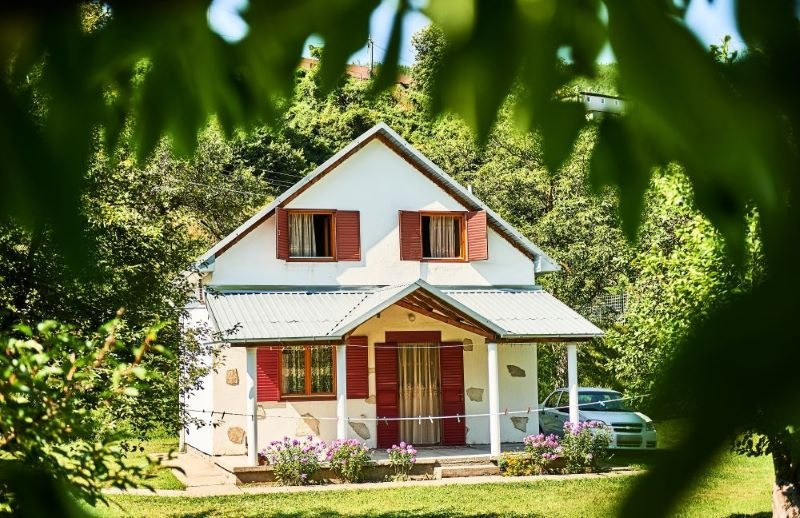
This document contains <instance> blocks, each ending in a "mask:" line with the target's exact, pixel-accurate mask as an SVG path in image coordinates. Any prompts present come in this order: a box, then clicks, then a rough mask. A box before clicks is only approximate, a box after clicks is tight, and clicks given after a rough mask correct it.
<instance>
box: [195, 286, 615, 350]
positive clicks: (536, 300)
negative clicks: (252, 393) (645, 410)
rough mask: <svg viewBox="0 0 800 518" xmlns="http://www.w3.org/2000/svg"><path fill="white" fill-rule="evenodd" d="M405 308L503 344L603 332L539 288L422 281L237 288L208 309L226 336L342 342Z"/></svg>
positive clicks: (217, 296)
mask: <svg viewBox="0 0 800 518" xmlns="http://www.w3.org/2000/svg"><path fill="white" fill-rule="evenodd" d="M393 305H397V306H400V307H403V308H405V309H407V310H409V311H414V312H416V313H419V314H422V315H425V316H428V317H430V318H433V319H435V320H439V321H441V322H444V323H446V324H449V325H452V326H455V327H458V328H461V329H464V330H467V331H470V332H472V333H475V334H478V335H481V336H484V337H486V339H487V340H492V341H500V342H515V343H524V342H543V341H564V342H566V341H583V340H590V339H592V338H594V337H598V336H602V334H603V333H602V331H601V330H600V329H598V328H597V327H596V326H594V325H593V324H592V323H591V322H589V321H588V320H586V319H585V318H583V317H582V316H581V315H580V314H578V313H577V312H575V311H574V310H572V309H571V308H569V307H568V306H567V305H565V304H564V303H562V302H561V301H559V300H558V299H556V298H555V297H553V296H552V295H550V294H549V293H547V292H545V291H544V290H541V289H538V288H528V289H525V288H513V289H511V288H495V287H486V288H474V287H470V288H463V289H456V288H439V287H435V286H431V285H430V284H428V283H426V282H424V281H422V280H418V281H416V282H413V283H409V284H405V285H400V286H384V287H375V286H369V287H361V288H357V289H332V288H327V289H326V288H320V287H317V288H305V289H294V290H292V289H280V290H276V289H273V290H270V289H268V288H264V289H263V290H255V289H248V290H230V291H221V292H217V293H214V294H209V296H208V298H207V307H208V309H209V312H210V314H211V316H212V318H213V320H214V322H215V324H216V327H217V329H218V330H219V331H223V332H225V331H229V333H228V334H227V335H226V341H230V342H232V343H233V344H242V343H251V342H256V343H257V342H273V343H274V342H292V341H313V342H327V343H336V342H341V341H342V340H343V339H344V338H345V337H346V336H347V335H348V334H349V333H350V332H352V331H353V330H354V329H355V328H356V327H358V326H359V325H361V324H362V323H364V322H366V321H367V320H369V319H370V318H372V317H373V316H375V315H377V314H378V313H380V312H381V311H383V310H385V309H386V308H388V307H390V306H393Z"/></svg>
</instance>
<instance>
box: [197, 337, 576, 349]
mask: <svg viewBox="0 0 800 518" xmlns="http://www.w3.org/2000/svg"><path fill="white" fill-rule="evenodd" d="M564 341H565V342H568V341H569V340H568V339H565V340H564ZM230 343H231V342H230V341H225V340H217V341H212V342H203V344H204V345H225V344H230ZM235 343H239V344H241V343H243V342H235ZM254 343H256V342H254ZM257 343H259V344H261V345H258V347H263V348H270V347H280V348H281V349H283V348H284V347H304V346H306V345H310V346H312V347H338V346H340V345H343V346H345V347H356V348H358V347H361V348H364V349H369V348H370V347H373V346H370V345H361V344H318V343H314V342H313V341H311V343H307V342H303V343H298V344H296V345H292V344H275V345H264V342H257ZM548 343H552V342H548ZM500 345H529V344H517V343H513V342H502V343H501V344H500ZM459 347H462V348H463V347H467V345H465V344H451V343H445V344H439V345H414V344H399V343H398V344H395V343H393V342H380V345H379V346H377V348H378V349H400V348H409V349H412V348H413V349H453V348H459Z"/></svg>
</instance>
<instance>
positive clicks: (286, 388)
mask: <svg viewBox="0 0 800 518" xmlns="http://www.w3.org/2000/svg"><path fill="white" fill-rule="evenodd" d="M281 356H282V358H283V360H282V361H283V392H284V394H304V393H305V391H306V351H305V347H303V346H292V347H284V348H283V354H282V355H281Z"/></svg>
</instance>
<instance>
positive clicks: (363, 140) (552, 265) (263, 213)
mask: <svg viewBox="0 0 800 518" xmlns="http://www.w3.org/2000/svg"><path fill="white" fill-rule="evenodd" d="M375 138H378V139H380V140H381V141H382V142H384V143H385V144H386V145H387V146H389V147H390V148H391V149H392V150H394V151H395V152H396V153H398V154H399V155H400V156H402V157H403V158H404V159H405V160H407V161H408V162H409V163H410V164H411V165H413V166H414V167H415V168H416V169H417V170H418V171H420V172H421V173H422V174H424V175H425V176H427V177H428V178H430V179H431V180H432V181H434V182H435V183H436V184H437V185H439V186H440V187H442V188H443V189H444V190H445V191H446V192H447V193H448V194H450V196H452V197H453V198H455V199H456V200H458V201H459V202H460V203H462V204H463V205H464V206H465V207H467V208H469V209H470V210H485V211H486V219H487V222H488V224H489V225H490V226H491V227H492V228H493V229H494V230H495V231H496V232H497V233H498V234H500V235H501V236H503V237H504V238H505V239H507V240H508V241H509V242H510V243H511V244H512V245H514V246H515V247H516V248H518V249H519V250H520V251H522V252H523V253H524V254H526V255H527V256H528V257H530V258H531V259H532V260H533V262H534V271H535V272H536V273H547V272H555V271H559V270H560V269H561V267H560V266H559V265H558V263H556V262H555V261H554V260H553V259H551V258H550V257H549V256H548V255H547V254H545V253H544V252H542V250H540V249H539V247H537V246H536V245H534V244H533V243H532V242H531V241H530V240H529V239H528V238H526V237H525V236H523V235H522V234H521V233H520V232H519V231H517V229H515V228H514V227H513V226H511V225H510V224H509V223H508V222H506V221H505V220H504V219H503V218H501V217H500V216H499V215H498V214H497V213H495V212H494V211H493V210H492V209H490V208H489V207H487V206H486V205H485V204H484V203H483V202H482V201H480V200H479V199H478V198H477V197H475V195H473V194H472V193H471V192H469V191H468V190H467V189H465V188H464V187H463V186H462V185H461V184H459V183H458V182H456V181H455V180H454V179H453V178H452V177H451V176H450V175H448V174H447V173H445V172H444V171H443V170H442V169H441V168H440V167H439V166H437V165H436V164H434V163H433V162H431V161H430V160H428V158H427V157H425V155H423V154H422V153H420V152H419V151H417V150H416V149H415V148H414V147H413V146H412V145H411V144H409V143H408V142H406V140H405V139H404V138H403V137H401V136H400V135H398V134H397V133H396V132H395V131H394V130H393V129H391V128H390V127H389V126H387V125H386V124H385V123H383V122H381V123H379V124H376V125H375V126H373V127H372V128H370V129H369V130H367V131H366V132H364V133H363V134H362V135H361V136H359V137H358V138H356V139H355V140H353V141H352V142H351V143H350V144H348V145H347V146H345V147H344V148H342V150H340V151H339V152H338V153H336V154H335V155H333V156H332V157H330V158H329V159H328V160H326V161H325V162H324V163H323V164H321V165H320V166H319V167H317V168H316V169H314V171H312V172H311V173H309V174H308V175H306V176H305V177H304V178H303V179H302V180H300V181H299V182H297V183H296V184H294V185H293V186H292V187H290V188H289V189H288V190H287V191H285V192H284V193H283V194H281V195H280V196H278V197H277V198H275V199H274V200H273V201H272V203H270V204H269V205H267V206H266V207H264V208H263V209H261V210H260V211H258V213H257V214H255V215H254V216H253V217H251V218H250V219H248V220H247V221H245V222H244V223H243V224H242V225H240V226H239V228H237V229H236V230H234V231H233V232H231V233H230V234H228V236H226V237H225V238H224V239H222V240H221V241H219V242H218V243H217V244H216V245H214V246H213V247H211V248H210V249H209V250H208V251H207V252H206V253H204V254H203V255H202V256H200V258H199V259H198V263H199V264H200V265H203V264H204V263H206V264H208V263H211V262H213V261H214V259H215V257H216V256H217V255H219V254H221V253H223V252H224V251H225V250H226V249H227V248H228V247H230V246H231V245H233V244H234V243H236V241H238V240H239V239H241V238H242V237H243V236H244V235H245V234H247V233H248V232H249V231H250V230H252V229H253V228H255V227H256V226H258V225H259V224H260V223H261V222H263V221H265V220H266V219H267V218H269V217H270V216H271V215H272V213H273V212H274V211H275V209H276V208H278V207H282V206H284V205H285V204H287V203H289V202H290V201H291V200H292V199H294V198H295V197H296V196H298V195H299V194H301V193H302V192H303V191H305V190H306V189H308V188H309V187H310V186H311V185H313V184H314V183H315V182H317V181H318V180H319V179H321V178H322V177H323V176H325V175H326V174H328V173H329V172H330V171H332V170H333V169H335V168H336V166H337V165H339V164H340V163H342V162H343V161H344V160H346V159H347V158H348V157H350V156H351V155H352V154H353V153H355V152H356V151H358V150H359V149H361V148H362V147H364V146H365V145H366V144H368V143H369V142H371V141H372V140H373V139H375Z"/></svg>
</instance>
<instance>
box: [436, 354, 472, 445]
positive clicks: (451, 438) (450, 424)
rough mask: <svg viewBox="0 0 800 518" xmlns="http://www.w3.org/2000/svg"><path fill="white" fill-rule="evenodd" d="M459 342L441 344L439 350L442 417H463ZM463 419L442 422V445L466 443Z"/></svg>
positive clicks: (462, 371) (462, 377) (461, 359)
mask: <svg viewBox="0 0 800 518" xmlns="http://www.w3.org/2000/svg"><path fill="white" fill-rule="evenodd" d="M461 345H462V344H461V342H442V346H441V348H440V349H439V368H440V370H441V387H442V389H441V390H442V415H464V413H465V412H464V353H463V351H464V348H463V347H459V346H461ZM465 424H466V423H465V420H464V419H460V420H459V419H443V420H442V444H444V445H451V446H452V445H458V444H464V443H465V442H466V435H467V434H466V428H465Z"/></svg>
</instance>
